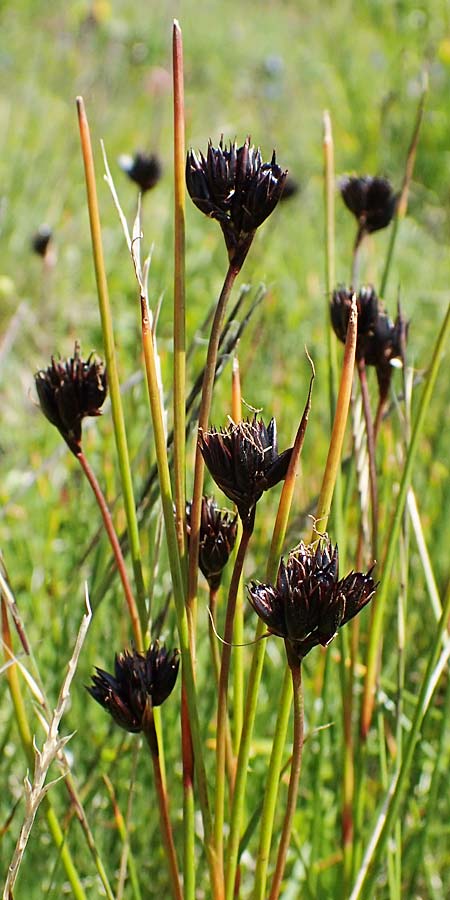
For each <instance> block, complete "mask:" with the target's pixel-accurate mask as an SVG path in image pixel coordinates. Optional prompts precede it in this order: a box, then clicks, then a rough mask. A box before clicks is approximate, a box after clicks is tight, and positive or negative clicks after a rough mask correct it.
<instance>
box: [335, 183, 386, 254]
mask: <svg viewBox="0 0 450 900" xmlns="http://www.w3.org/2000/svg"><path fill="white" fill-rule="evenodd" d="M339 188H340V191H341V196H342V199H343V201H344V203H345V205H346V207H347V209H349V210H350V212H352V213H353V215H354V216H355V218H356V219H357V222H358V237H357V243H359V240H361V239H362V237H363V235H364V234H371V233H372V232H373V231H379V230H380V229H381V228H386V226H387V225H389V223H390V221H391V220H392V218H393V216H394V213H395V210H396V207H397V199H398V197H397V194H395V193H394V190H393V188H392V185H391V183H390V182H389V181H388V179H387V178H380V177H375V178H374V177H372V176H371V175H363V176H359V177H357V176H351V177H348V176H346V177H345V178H341V180H340V182H339Z"/></svg>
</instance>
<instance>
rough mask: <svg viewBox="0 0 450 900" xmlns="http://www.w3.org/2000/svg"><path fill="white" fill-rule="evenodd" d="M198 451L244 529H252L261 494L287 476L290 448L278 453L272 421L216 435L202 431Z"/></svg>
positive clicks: (245, 424)
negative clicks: (233, 504)
mask: <svg viewBox="0 0 450 900" xmlns="http://www.w3.org/2000/svg"><path fill="white" fill-rule="evenodd" d="M199 447H200V450H201V453H202V456H203V459H204V460H205V463H206V465H207V467H208V469H209V471H210V473H211V475H212V477H213V478H214V481H215V482H216V484H217V485H218V487H220V489H221V491H223V493H224V494H225V495H226V496H227V497H228V499H229V500H232V501H233V503H235V504H236V506H237V509H238V513H239V515H240V517H241V519H242V522H243V524H244V527H246V526H247V527H250V528H251V527H252V526H253V517H254V513H255V506H256V504H257V502H258V500H259V499H260V497H261V496H262V494H263V492H264V491H267V490H268V489H269V488H271V487H273V486H274V485H275V484H278V482H279V481H282V479H283V478H285V476H286V472H287V469H288V465H289V460H290V458H291V452H292V448H290V449H289V450H285V451H284V452H283V453H281V454H279V453H278V443H277V429H276V423H275V419H271V421H270V422H269V425H268V426H267V428H266V426H265V425H264V422H263V420H262V419H257V418H256V415H255V416H254V417H253V419H251V420H249V419H247V420H244V421H242V422H239V424H238V425H230V426H229V427H228V428H221V429H220V431H217V429H216V428H212V429H211V431H204V432H201V433H200V436H199Z"/></svg>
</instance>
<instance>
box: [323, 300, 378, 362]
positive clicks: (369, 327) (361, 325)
mask: <svg viewBox="0 0 450 900" xmlns="http://www.w3.org/2000/svg"><path fill="white" fill-rule="evenodd" d="M353 293H354V292H353V290H352V288H351V287H350V288H345V287H342V286H341V287H338V288H337V290H335V291H333V296H332V298H331V304H330V313H331V324H332V326H333V329H334V333H335V335H336V337H337V338H338V339H339V340H340V341H342V343H344V344H345V339H346V337H347V328H348V320H349V317H350V310H351V305H352V298H353ZM356 307H357V310H358V332H357V339H356V358H357V359H363V358H365V357H366V354H367V352H368V348H369V346H370V342H371V340H372V338H373V335H374V333H375V328H376V324H377V321H378V307H379V303H378V297H377V294H376V292H375V291H374V289H373V287H370V286H367V287H362V288H361V289H360V291H359V292H358V294H357V297H356Z"/></svg>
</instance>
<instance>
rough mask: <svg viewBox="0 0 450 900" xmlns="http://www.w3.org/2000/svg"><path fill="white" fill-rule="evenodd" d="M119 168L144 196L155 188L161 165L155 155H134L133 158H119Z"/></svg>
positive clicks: (125, 156)
mask: <svg viewBox="0 0 450 900" xmlns="http://www.w3.org/2000/svg"><path fill="white" fill-rule="evenodd" d="M119 166H120V168H121V169H122V171H123V172H126V174H127V175H128V177H129V178H131V181H134V182H135V184H137V185H138V187H139V189H140V190H141V191H142V193H143V194H144V193H145V192H146V191H150V190H151V188H154V187H155V184H157V183H158V181H159V180H160V178H161V175H162V164H161V160H160V159H159V157H158V156H156V154H155V153H150V154H146V153H135V154H134V156H127V155H123V156H119Z"/></svg>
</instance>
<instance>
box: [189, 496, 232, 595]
mask: <svg viewBox="0 0 450 900" xmlns="http://www.w3.org/2000/svg"><path fill="white" fill-rule="evenodd" d="M186 525H187V534H188V540H189V536H190V526H191V503H187V504H186ZM236 535H237V516H233V515H232V514H231V513H230V512H228V510H223V509H219V507H218V506H217V504H216V502H215V500H214V498H213V497H203V498H202V514H201V521H200V548H199V559H198V564H199V567H200V570H201V572H202V573H203V575H204V576H205V578H206V580H207V582H208V584H209V587H210V589H211V590H213V591H214V590H217V588H218V587H219V585H220V582H221V579H222V572H223V570H224V568H225V566H226V564H227V562H228V559H229V556H230V553H231V551H232V549H233V547H234V545H235V542H236Z"/></svg>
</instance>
